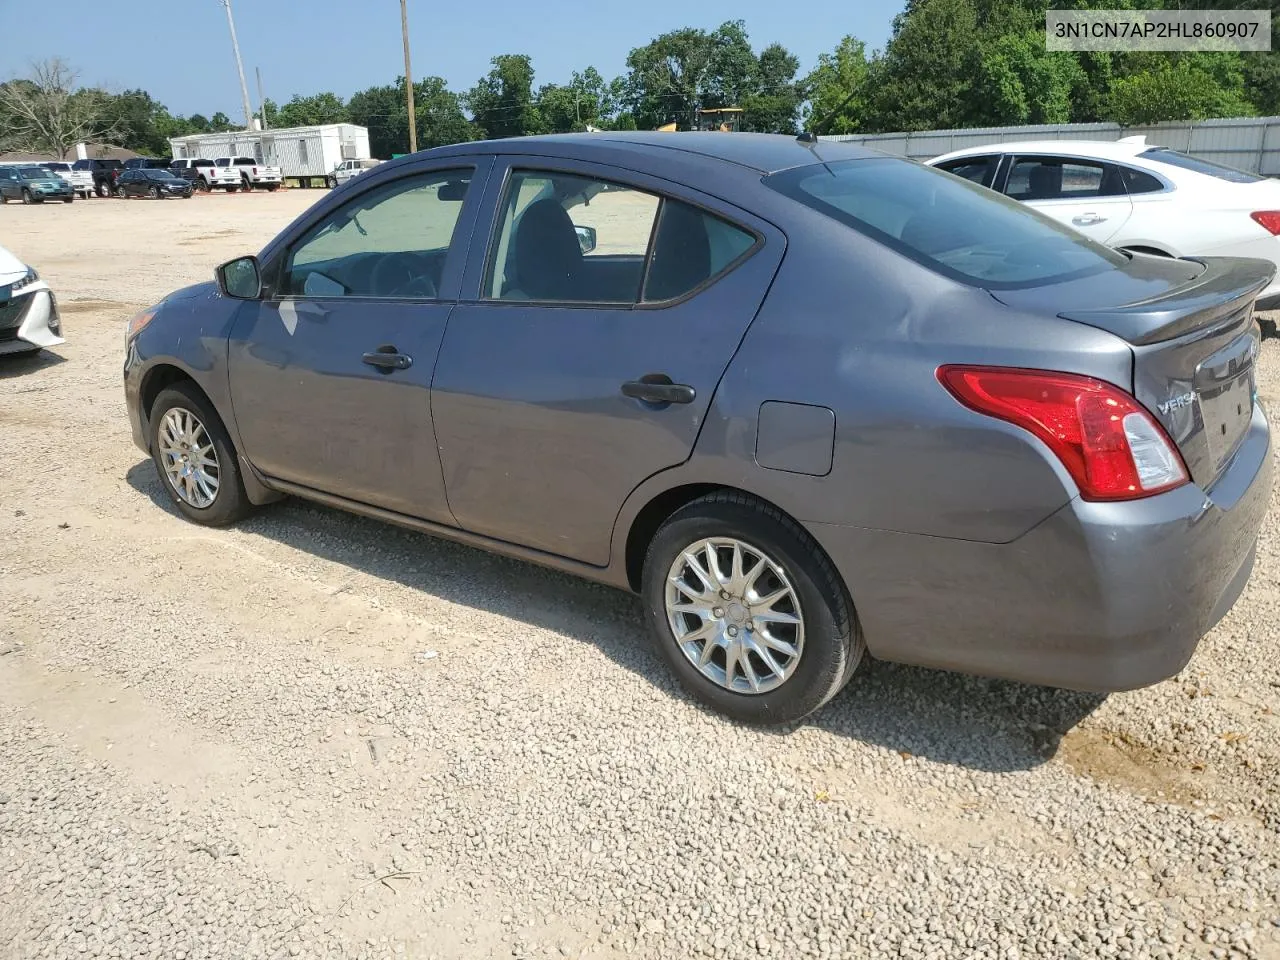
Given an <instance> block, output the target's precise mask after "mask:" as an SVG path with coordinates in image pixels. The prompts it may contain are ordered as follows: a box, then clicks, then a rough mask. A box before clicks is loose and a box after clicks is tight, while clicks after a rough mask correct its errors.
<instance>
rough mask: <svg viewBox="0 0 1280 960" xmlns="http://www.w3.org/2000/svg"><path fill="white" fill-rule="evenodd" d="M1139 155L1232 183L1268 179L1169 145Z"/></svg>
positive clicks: (1144, 151)
mask: <svg viewBox="0 0 1280 960" xmlns="http://www.w3.org/2000/svg"><path fill="white" fill-rule="evenodd" d="M1138 156H1140V157H1143V158H1145V159H1147V160H1154V161H1155V162H1156V163H1167V164H1168V165H1169V166H1171V167H1181V168H1182V169H1183V170H1191V171H1194V172H1195V173H1203V174H1205V175H1207V176H1210V177H1217V178H1218V179H1219V180H1229V181H1230V182H1231V183H1257V182H1258V181H1259V180H1265V179H1266V178H1265V177H1259V176H1258V175H1257V174H1253V173H1246V172H1245V171H1244V170H1237V169H1236V168H1235V167H1228V166H1227V165H1226V164H1222V163H1213V162H1212V161H1210V160H1201V159H1199V158H1197V157H1189V156H1187V155H1186V154H1185V153H1178V151H1177V150H1170V149H1169V148H1168V147H1153V148H1152V149H1150V150H1143V151H1142V152H1141V153H1140V154H1138Z"/></svg>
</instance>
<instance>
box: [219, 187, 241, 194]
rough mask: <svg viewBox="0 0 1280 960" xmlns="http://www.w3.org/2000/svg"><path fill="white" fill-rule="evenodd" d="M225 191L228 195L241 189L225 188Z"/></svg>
mask: <svg viewBox="0 0 1280 960" xmlns="http://www.w3.org/2000/svg"><path fill="white" fill-rule="evenodd" d="M223 189H224V190H226V191H227V193H235V192H236V191H237V190H239V189H240V188H239V187H223Z"/></svg>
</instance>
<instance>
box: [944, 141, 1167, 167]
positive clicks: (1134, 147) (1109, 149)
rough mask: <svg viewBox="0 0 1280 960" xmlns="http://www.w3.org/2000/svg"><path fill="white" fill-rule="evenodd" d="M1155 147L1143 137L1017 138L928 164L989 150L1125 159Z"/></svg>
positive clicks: (959, 151) (960, 151) (977, 154)
mask: <svg viewBox="0 0 1280 960" xmlns="http://www.w3.org/2000/svg"><path fill="white" fill-rule="evenodd" d="M1155 147H1156V144H1154V143H1147V141H1146V138H1134V139H1130V140H1017V141H1011V142H1009V143H988V144H984V145H983V146H979V147H964V148H963V149H961V150H952V151H951V152H950V153H944V154H942V155H941V156H938V157H934V158H933V159H932V160H930V161H928V162H929V163H937V162H938V161H940V160H953V159H959V158H960V157H973V156H985V155H987V154H989V153H1061V154H1066V155H1068V156H1081V157H1097V158H1098V159H1099V160H1128V159H1131V158H1133V157H1136V156H1138V154H1140V153H1142V152H1144V151H1146V150H1151V149H1153V148H1155Z"/></svg>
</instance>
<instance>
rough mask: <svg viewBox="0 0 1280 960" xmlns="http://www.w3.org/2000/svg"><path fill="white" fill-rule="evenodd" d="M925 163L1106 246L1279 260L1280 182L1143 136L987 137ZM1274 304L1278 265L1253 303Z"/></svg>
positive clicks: (1279, 285) (1279, 290)
mask: <svg viewBox="0 0 1280 960" xmlns="http://www.w3.org/2000/svg"><path fill="white" fill-rule="evenodd" d="M928 164H929V165H930V166H934V167H940V168H941V169H943V170H947V171H950V172H951V173H954V174H958V175H959V176H962V177H965V178H966V179H968V180H972V181H974V182H975V183H979V184H981V185H982V186H984V187H989V188H991V189H993V190H997V191H999V192H1001V193H1003V194H1005V195H1006V196H1008V197H1010V198H1012V199H1014V200H1020V201H1022V202H1024V203H1026V204H1028V205H1029V206H1032V207H1035V208H1036V209H1038V210H1040V211H1042V212H1044V213H1046V214H1048V215H1049V216H1051V217H1053V218H1054V219H1055V220H1058V221H1060V222H1062V223H1065V224H1068V225H1069V226H1071V227H1073V228H1075V229H1076V230H1078V231H1080V232H1081V233H1084V234H1086V235H1088V236H1090V237H1092V238H1093V239H1094V240H1098V241H1100V242H1102V243H1105V244H1107V245H1109V246H1112V247H1118V248H1120V249H1123V250H1131V251H1134V252H1137V253H1151V254H1158V255H1161V256H1169V257H1188V256H1190V257H1197V256H1210V257H1257V258H1259V259H1263V260H1271V261H1272V262H1274V263H1276V264H1278V265H1280V181H1276V180H1271V179H1269V178H1267V177H1261V176H1258V175H1256V174H1252V173H1245V172H1244V171H1242V170H1236V169H1234V168H1232V167H1227V166H1223V165H1221V164H1217V163H1211V162H1209V161H1207V160H1200V159H1197V158H1195V157H1190V156H1188V155H1187V154H1185V153H1178V152H1176V151H1174V150H1170V149H1168V148H1167V147H1156V146H1151V145H1150V144H1148V143H1147V142H1146V138H1145V137H1125V138H1124V139H1122V140H1117V141H1093V140H1034V141H1027V142H1024V143H1000V144H989V145H987V146H985V147H968V148H966V149H964V150H956V151H954V152H952V153H946V154H943V155H942V156H940V157H934V158H933V159H932V160H929V161H928ZM1277 306H1280V273H1277V279H1276V280H1275V281H1273V282H1272V284H1271V286H1269V287H1267V289H1266V290H1264V291H1263V292H1262V295H1261V297H1259V299H1258V309H1262V310H1266V309H1274V308H1275V307H1277Z"/></svg>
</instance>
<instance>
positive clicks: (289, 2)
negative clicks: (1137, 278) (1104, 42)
mask: <svg viewBox="0 0 1280 960" xmlns="http://www.w3.org/2000/svg"><path fill="white" fill-rule="evenodd" d="M19 3H20V0H0V11H4V10H5V9H7V8H11V7H15V6H17V5H18V4H19ZM903 6H904V0H802V2H798V3H797V2H786V0H700V2H697V3H691V2H688V0H684V2H682V0H639V2H627V3H610V2H607V0H606V2H602V3H583V2H581V0H578V2H571V0H485V2H483V3H474V2H471V3H457V2H441V0H409V30H410V41H411V43H412V54H413V72H414V76H415V77H418V78H420V77H422V76H424V75H430V74H434V75H437V76H441V77H444V78H445V80H446V81H447V82H448V84H449V86H450V87H451V88H453V89H455V90H463V89H467V88H469V87H470V86H471V85H472V84H474V83H475V81H476V79H477V78H479V77H480V76H481V75H483V74H484V73H486V72H487V71H488V68H489V58H490V57H492V56H495V55H497V54H500V53H527V54H529V55H530V56H532V57H533V66H534V70H535V71H536V75H535V78H534V80H535V83H554V82H563V81H566V80H568V78H569V74H570V73H571V71H573V70H575V69H581V68H583V67H586V66H589V65H590V66H595V68H596V69H597V70H599V71H600V72H601V73H602V74H604V75H605V76H606V77H612V76H615V75H617V74H619V73H622V72H623V67H624V64H625V61H626V56H627V53H628V51H629V50H630V49H631V48H632V47H635V46H639V45H641V44H643V43H645V42H647V41H648V40H650V39H652V38H653V37H655V36H657V35H658V34H660V33H664V32H666V31H668V30H674V29H677V28H679V27H684V26H696V27H704V28H714V27H715V26H717V25H719V24H720V23H723V22H724V21H725V20H734V19H742V20H745V21H746V24H747V30H748V33H749V34H750V36H751V42H752V44H753V46H755V48H756V49H757V51H758V50H759V49H760V48H762V47H763V46H765V45H766V44H768V43H771V42H773V41H775V40H776V41H779V42H781V43H782V44H784V45H785V46H786V47H787V48H788V49H790V50H791V51H792V52H793V53H794V54H796V55H797V56H798V57H799V58H800V62H801V69H802V70H807V69H809V67H811V66H812V65H813V63H814V61H815V60H816V59H817V56H818V54H820V53H822V52H824V51H827V50H831V49H833V48H834V47H835V45H836V43H837V42H838V41H839V39H840V37H842V36H843V35H845V34H847V33H852V34H854V35H855V36H857V37H859V38H861V39H862V40H864V41H865V42H866V43H867V46H868V48H873V47H883V46H884V43H885V41H886V39H887V38H888V36H889V29H890V23H891V21H892V19H893V16H894V14H895V13H897V12H898V11H899V10H900V9H902V7H903ZM584 11H585V12H584ZM232 12H233V13H234V15H235V20H236V33H237V34H238V36H239V39H240V51H241V55H242V57H243V59H244V67H245V76H246V79H247V80H248V82H249V93H250V97H251V98H252V100H253V102H254V105H255V108H256V105H257V99H258V95H257V89H256V86H255V81H254V67H260V68H261V70H262V83H263V88H264V90H265V92H266V95H267V96H268V97H270V98H272V99H273V100H276V101H277V102H280V103H283V102H284V101H286V100H288V99H289V97H290V96H291V95H293V94H294V93H303V94H306V93H315V92H318V91H321V90H333V91H334V92H335V93H338V94H340V95H341V96H343V97H347V96H350V95H351V94H352V93H354V92H355V91H356V90H361V89H364V88H365V87H369V86H373V85H375V84H383V83H390V82H393V81H394V80H395V78H396V77H397V76H399V75H400V74H401V73H403V72H404V54H403V49H402V47H401V45H400V4H399V0H232ZM45 13H47V18H46V19H45V26H46V27H48V28H49V29H47V30H42V31H36V30H31V29H28V30H23V31H22V32H21V33H19V34H15V35H14V37H12V38H10V42H8V43H4V44H0V79H8V78H10V77H12V76H13V75H15V74H21V73H24V72H26V70H27V68H28V65H29V63H30V61H32V60H38V59H44V58H45V57H50V56H55V55H56V56H61V57H63V58H64V59H66V60H68V61H69V62H70V63H71V64H72V65H73V66H74V67H75V68H76V69H77V70H78V71H79V74H80V82H81V83H84V84H90V85H100V86H105V87H107V88H108V89H115V90H124V89H129V88H133V87H141V88H142V89H144V90H146V91H148V92H149V93H150V94H151V95H152V96H153V97H155V98H156V99H157V100H159V101H160V102H161V103H164V104H165V105H166V106H167V107H168V108H169V109H170V110H171V111H173V112H174V113H182V114H189V113H203V114H204V115H205V116H209V115H211V114H213V113H214V112H215V111H218V110H221V111H223V112H224V113H226V114H227V115H228V116H230V117H232V118H233V119H239V118H240V117H241V116H242V115H243V113H244V111H243V109H242V108H241V106H240V91H239V82H238V80H237V79H236V72H235V60H234V58H233V56H232V53H231V40H230V35H229V33H228V31H227V21H226V14H225V12H224V10H223V8H222V5H221V4H220V3H219V2H218V0H177V2H161V3H154V4H142V5H140V6H137V7H136V9H135V6H134V5H133V4H129V3H123V4H122V3H119V2H117V0H106V2H104V0H59V2H58V3H55V4H52V5H49V6H48V7H47V9H46V10H45ZM135 13H137V14H138V16H137V17H135V16H134V14H135ZM29 16H34V17H37V18H42V17H44V16H45V14H44V13H40V12H38V11H36V12H32V13H30V14H29ZM160 22H163V24H164V26H163V27H161V26H160V25H159V24H160ZM15 38H16V42H14V39H15Z"/></svg>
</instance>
